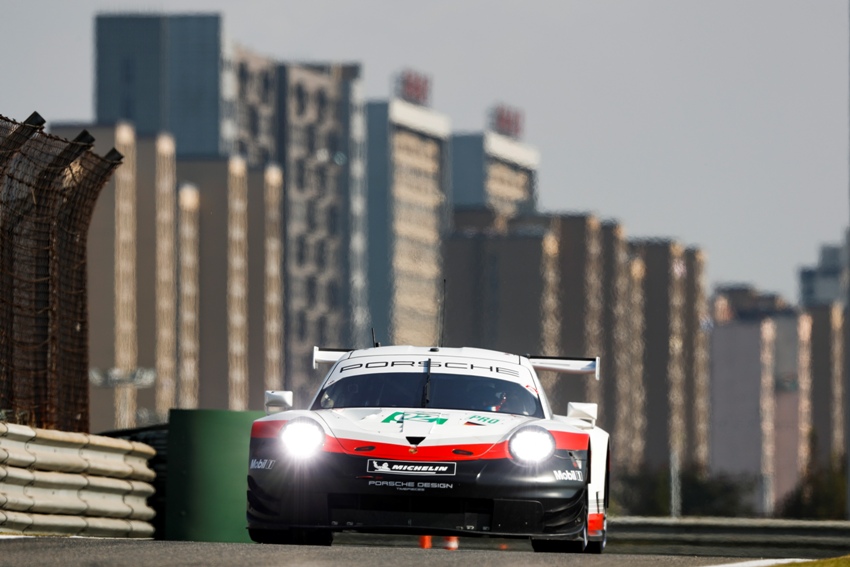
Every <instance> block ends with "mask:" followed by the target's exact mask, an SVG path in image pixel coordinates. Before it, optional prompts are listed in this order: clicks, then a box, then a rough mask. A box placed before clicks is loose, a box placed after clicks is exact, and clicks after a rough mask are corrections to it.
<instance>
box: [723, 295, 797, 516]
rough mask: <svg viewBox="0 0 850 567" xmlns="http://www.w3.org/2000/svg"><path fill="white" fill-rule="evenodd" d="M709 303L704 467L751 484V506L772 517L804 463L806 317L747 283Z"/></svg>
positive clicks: (795, 484) (794, 483)
mask: <svg viewBox="0 0 850 567" xmlns="http://www.w3.org/2000/svg"><path fill="white" fill-rule="evenodd" d="M711 303H712V312H713V320H714V323H713V324H714V327H713V330H712V332H711V341H710V343H711V347H710V349H711V379H710V391H711V409H710V413H711V419H710V423H711V426H710V427H711V430H710V435H709V437H710V451H709V453H710V458H709V468H710V471H711V473H712V474H718V473H724V474H732V475H742V476H744V477H749V479H750V480H753V481H755V485H754V492H753V493H752V494H751V495H750V498H751V502H752V504H753V505H754V508H755V509H756V510H757V511H759V512H760V513H763V514H770V513H772V512H773V510H774V509H775V507H776V506H777V505H779V504H780V503H781V501H782V500H783V499H784V498H785V497H786V496H787V495H788V494H790V493H791V492H792V491H793V490H794V489H795V488H796V487H797V485H798V483H799V481H800V480H801V479H802V477H803V474H804V472H805V470H806V466H807V465H808V463H809V454H810V432H811V426H812V405H811V402H812V398H811V392H812V390H811V388H812V355H813V350H812V349H813V343H812V317H811V316H810V315H809V314H807V313H804V312H801V311H798V310H796V309H794V308H792V307H790V306H788V305H787V304H786V303H785V302H784V301H783V300H782V298H780V297H778V296H776V295H774V294H762V293H759V292H758V291H757V290H755V289H754V288H753V287H751V286H746V285H734V286H723V287H719V288H717V290H716V292H715V295H714V297H713V298H712V301H711ZM744 485H745V483H744Z"/></svg>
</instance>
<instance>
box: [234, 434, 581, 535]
mask: <svg viewBox="0 0 850 567" xmlns="http://www.w3.org/2000/svg"><path fill="white" fill-rule="evenodd" d="M575 456H576V452H573V454H572V456H570V455H569V454H566V453H564V452H557V453H556V455H555V456H554V457H552V458H551V459H550V460H549V461H547V462H546V463H543V464H542V465H540V466H537V467H527V466H518V465H517V464H516V463H514V462H513V461H511V460H509V459H495V460H467V461H454V462H451V463H432V464H430V465H429V464H427V463H426V464H423V467H424V468H419V467H417V466H416V462H409V463H408V464H407V465H403V467H404V468H405V472H404V473H399V472H386V467H387V465H388V464H389V465H392V464H393V463H399V461H391V460H390V461H387V460H383V459H378V458H376V457H374V456H359V455H349V454H344V453H321V454H319V455H317V456H316V457H314V458H313V459H311V460H310V461H309V462H304V463H293V462H290V461H287V460H286V459H284V458H282V456H281V455H280V453H279V450H278V444H277V442H276V440H273V439H252V441H251V463H252V465H251V467H252V468H251V469H250V471H249V475H248V513H247V518H248V527H249V528H252V529H263V530H286V529H289V528H311V529H331V530H335V531H343V530H354V531H361V532H381V533H413V534H416V533H420V534H421V533H429V534H435V535H440V534H444V535H448V534H453V535H469V536H472V535H480V536H485V535H491V536H498V537H530V536H545V537H546V538H547V539H548V538H553V539H573V538H578V537H581V535H582V530H583V528H584V523H585V518H586V516H587V514H586V502H587V496H586V490H587V489H586V479H584V478H583V476H582V475H581V473H579V474H576V473H575V470H576V468H575ZM579 460H581V461H582V464H586V454H585V453H583V452H582V454H581V456H580V459H579ZM432 465H436V468H434V467H432ZM578 470H581V469H580V468H579V469H578ZM584 470H586V468H585V469H584ZM577 478H579V479H581V480H576V479H577Z"/></svg>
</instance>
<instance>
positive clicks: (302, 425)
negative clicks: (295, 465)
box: [280, 419, 325, 459]
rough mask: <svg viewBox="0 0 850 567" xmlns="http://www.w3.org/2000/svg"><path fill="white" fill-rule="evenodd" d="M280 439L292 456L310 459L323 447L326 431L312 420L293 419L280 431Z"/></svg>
mask: <svg viewBox="0 0 850 567" xmlns="http://www.w3.org/2000/svg"><path fill="white" fill-rule="evenodd" d="M280 440H281V441H282V442H283V446H284V447H285V448H286V452H287V453H288V454H289V455H290V456H292V457H295V458H296V459H308V458H310V457H312V456H313V455H315V454H316V453H318V452H319V449H321V448H322V444H324V442H325V431H324V430H323V429H322V427H321V426H320V425H319V424H318V423H316V422H315V421H312V420H306V419H305V420H302V421H292V422H290V423H287V424H286V427H284V428H283V431H281V432H280Z"/></svg>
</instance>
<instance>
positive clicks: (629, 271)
mask: <svg viewBox="0 0 850 567" xmlns="http://www.w3.org/2000/svg"><path fill="white" fill-rule="evenodd" d="M601 241H602V294H603V301H602V348H601V350H600V356H601V358H602V360H601V367H602V372H601V374H602V381H601V382H602V383H601V388H602V402H601V411H600V412H599V418H600V420H599V424H600V426H602V427H604V428H606V429H607V430H608V431H609V432H610V433H612V434H613V435H612V438H611V442H612V453H611V458H612V469H613V470H616V471H624V472H630V473H635V472H637V470H638V468H639V466H640V464H641V463H642V458H643V442H644V440H643V433H644V428H645V424H646V420H645V417H644V407H643V405H644V388H643V372H642V369H643V318H644V311H643V283H642V281H641V278H642V277H643V270H642V266H643V264H642V261H641V260H640V259H639V258H635V257H633V256H630V254H629V246H628V242H627V240H626V237H625V231H624V229H623V226H622V225H620V224H619V223H616V222H614V221H607V222H603V223H602V226H601Z"/></svg>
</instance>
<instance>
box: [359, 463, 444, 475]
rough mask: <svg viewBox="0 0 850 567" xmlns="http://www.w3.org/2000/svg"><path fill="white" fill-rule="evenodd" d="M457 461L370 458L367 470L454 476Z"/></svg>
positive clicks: (371, 471)
mask: <svg viewBox="0 0 850 567" xmlns="http://www.w3.org/2000/svg"><path fill="white" fill-rule="evenodd" d="M456 467H457V464H456V463H426V462H422V461H379V460H376V459H369V461H368V462H367V464H366V470H367V471H368V472H370V473H390V474H418V475H435V476H454V475H455V472H456Z"/></svg>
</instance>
